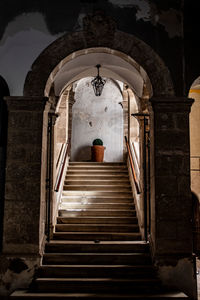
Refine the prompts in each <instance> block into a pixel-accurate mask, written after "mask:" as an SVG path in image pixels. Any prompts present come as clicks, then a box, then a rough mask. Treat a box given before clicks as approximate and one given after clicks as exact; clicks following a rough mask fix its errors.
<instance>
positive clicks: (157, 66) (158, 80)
mask: <svg viewBox="0 0 200 300" xmlns="http://www.w3.org/2000/svg"><path fill="white" fill-rule="evenodd" d="M99 26H100V27H101V30H99V28H100V27H99ZM94 47H95V48H96V47H104V48H109V49H113V50H116V51H120V52H122V53H124V54H125V56H129V57H131V58H133V59H134V60H135V61H136V62H137V63H138V64H139V65H141V66H142V67H143V68H144V70H145V71H146V72H147V74H148V76H149V78H150V80H151V84H152V87H153V94H154V96H161V95H163V96H164V95H165V96H168V97H169V96H173V95H174V89H173V83H172V79H171V76H170V73H169V70H168V68H167V67H166V65H165V64H164V62H163V61H162V59H161V58H160V57H159V56H158V55H157V54H156V52H155V51H154V50H153V49H152V48H151V47H150V46H148V45H147V44H146V43H145V42H143V41H141V40H139V39H138V38H137V37H135V36H133V35H130V34H127V33H124V32H120V31H118V30H117V29H116V24H115V23H114V21H113V20H112V18H110V17H106V16H104V15H101V14H100V15H94V16H86V17H85V18H84V31H80V32H75V33H70V34H65V35H64V36H62V37H61V38H59V39H57V40H56V41H55V42H53V43H52V44H51V45H50V46H49V47H47V48H46V49H45V50H44V51H43V52H42V53H41V54H40V55H39V57H38V58H37V59H36V60H35V62H34V63H33V65H32V70H31V71H29V73H28V74H27V77H26V80H25V84H24V96H43V95H44V90H45V87H46V83H47V80H48V78H49V75H50V74H51V73H52V71H53V70H54V71H55V72H57V70H56V69H55V68H56V66H58V67H57V69H58V68H60V67H61V65H60V63H61V61H62V60H64V59H65V58H66V57H67V56H68V55H70V54H72V53H74V52H75V51H78V50H81V49H87V48H94ZM72 59H73V57H72Z"/></svg>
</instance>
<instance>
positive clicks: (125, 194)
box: [62, 189, 133, 198]
mask: <svg viewBox="0 0 200 300" xmlns="http://www.w3.org/2000/svg"><path fill="white" fill-rule="evenodd" d="M62 196H82V197H88V196H95V197H101V196H103V197H124V198H130V197H132V196H133V194H132V191H131V190H130V191H128V192H125V191H124V192H123V191H117V189H115V190H114V191H87V190H85V191H82V190H77V191H74V190H73V191H70V190H66V191H65V190H64V191H63V192H62Z"/></svg>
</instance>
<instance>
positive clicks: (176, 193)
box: [150, 97, 196, 298]
mask: <svg viewBox="0 0 200 300" xmlns="http://www.w3.org/2000/svg"><path fill="white" fill-rule="evenodd" d="M150 102H151V105H152V111H151V114H150V120H151V131H150V132H151V158H150V159H151V224H152V225H151V244H152V250H153V255H154V260H155V264H156V265H157V267H158V269H159V273H160V277H161V279H162V280H163V282H164V283H165V284H169V285H170V286H175V287H177V288H181V289H182V290H184V291H185V292H187V293H188V294H190V296H191V297H193V298H195V288H194V286H195V284H196V279H195V269H194V263H193V258H192V200H191V189H190V143H189V113H190V108H191V105H192V103H193V100H192V99H188V98H183V97H181V98H175V97H174V98H171V97H170V98H156V97H155V98H152V99H151V100H150ZM186 277H187V280H186Z"/></svg>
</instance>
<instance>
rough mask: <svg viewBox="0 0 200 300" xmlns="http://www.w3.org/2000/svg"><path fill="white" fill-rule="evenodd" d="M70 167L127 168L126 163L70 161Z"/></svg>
mask: <svg viewBox="0 0 200 300" xmlns="http://www.w3.org/2000/svg"><path fill="white" fill-rule="evenodd" d="M69 166H98V167H99V166H127V165H126V163H124V162H82V161H73V162H72V161H70V162H69Z"/></svg>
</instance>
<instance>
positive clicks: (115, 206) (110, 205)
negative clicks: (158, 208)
mask: <svg viewBox="0 0 200 300" xmlns="http://www.w3.org/2000/svg"><path fill="white" fill-rule="evenodd" d="M59 208H60V209H68V208H71V209H73V208H74V209H78V208H79V209H87V208H92V209H101V208H102V209H130V210H133V209H135V205H134V204H132V203H131V204H127V203H91V202H88V203H84V202H62V203H61V204H60V205H59Z"/></svg>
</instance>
